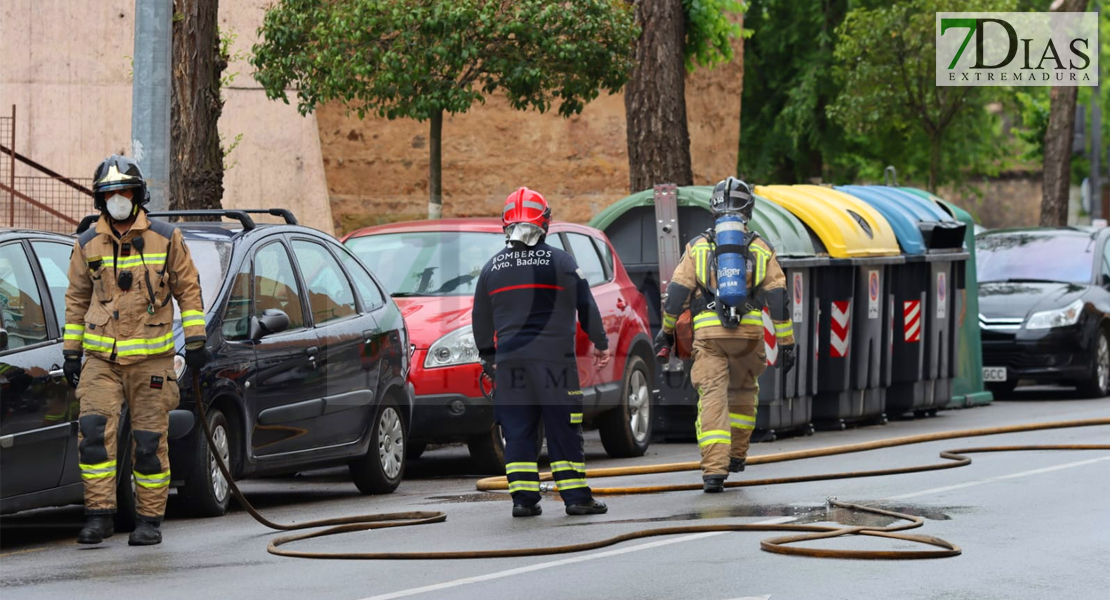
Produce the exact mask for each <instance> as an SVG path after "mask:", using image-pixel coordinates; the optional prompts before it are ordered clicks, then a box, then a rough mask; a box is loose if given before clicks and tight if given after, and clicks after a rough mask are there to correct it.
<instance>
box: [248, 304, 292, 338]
mask: <svg viewBox="0 0 1110 600" xmlns="http://www.w3.org/2000/svg"><path fill="white" fill-rule="evenodd" d="M288 328H289V315H287V314H285V311H283V310H281V309H279V308H267V309H266V310H264V311H262V316H259V317H254V318H252V319H251V331H250V334H251V335H250V337H251V341H254V342H257V341H258V340H260V339H262V338H263V337H265V336H267V335H271V334H274V333H280V332H282V331H285V330H286V329H288Z"/></svg>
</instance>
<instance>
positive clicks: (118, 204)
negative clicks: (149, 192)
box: [105, 194, 134, 221]
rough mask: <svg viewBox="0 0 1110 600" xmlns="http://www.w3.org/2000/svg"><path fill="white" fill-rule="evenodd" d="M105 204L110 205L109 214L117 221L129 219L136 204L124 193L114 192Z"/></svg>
mask: <svg viewBox="0 0 1110 600" xmlns="http://www.w3.org/2000/svg"><path fill="white" fill-rule="evenodd" d="M105 205H106V206H107V207H108V214H109V215H112V218H113V219H115V220H117V221H124V220H127V218H128V217H130V216H131V210H132V208H133V206H134V205H133V204H131V199H130V198H128V197H127V196H124V195H123V194H113V195H112V197H111V198H108V202H106V203H105Z"/></svg>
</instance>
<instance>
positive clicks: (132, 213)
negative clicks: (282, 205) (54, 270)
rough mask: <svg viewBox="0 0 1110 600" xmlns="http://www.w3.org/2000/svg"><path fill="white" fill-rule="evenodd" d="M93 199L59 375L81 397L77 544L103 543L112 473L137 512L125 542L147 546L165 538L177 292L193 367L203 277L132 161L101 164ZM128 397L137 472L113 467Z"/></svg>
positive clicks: (201, 336) (77, 254)
mask: <svg viewBox="0 0 1110 600" xmlns="http://www.w3.org/2000/svg"><path fill="white" fill-rule="evenodd" d="M93 197H94V200H95V206H96V208H97V210H99V211H100V212H101V215H100V219H99V220H98V221H97V222H96V225H95V226H94V227H91V228H89V229H88V230H87V231H85V232H83V233H82V234H81V235H80V236H79V237H78V238H77V242H76V244H74V247H73V255H72V257H71V258H70V264H69V289H68V290H67V291H66V325H65V336H64V337H65V346H64V351H63V352H64V354H65V361H64V364H63V370H64V372H65V376H66V379H67V380H68V381H69V383H70V385H73V386H74V387H76V388H77V399H78V400H79V401H80V404H81V414H80V418H79V419H78V424H79V432H78V435H79V439H80V443H79V446H78V448H79V452H78V462H79V464H80V468H81V477H82V479H83V480H84V483H85V512H86V515H87V517H88V520H87V522H86V524H85V527H84V528H83V529H81V532H80V533H79V534H78V536H77V542H78V543H81V544H98V543H100V542H101V541H103V540H104V538H107V537H111V536H112V534H113V533H114V529H113V521H112V517H113V514H114V513H115V511H116V494H115V490H116V478H117V477H132V476H134V481H135V490H136V496H137V502H136V504H137V511H136V512H137V513H138V514H137V515H136V527H135V531H134V532H132V533H131V536H130V539H129V540H128V543H129V544H130V545H132V546H147V545H152V544H158V543H160V542H161V541H162V533H161V531H160V529H159V526H160V525H161V522H162V517H163V514H164V513H165V509H166V498H167V496H168V495H169V485H170V461H169V446H168V441H167V439H166V436H167V430H168V428H169V411H170V410H172V409H173V408H175V407H176V406H177V403H178V401H179V396H178V388H177V381H176V379H177V377H176V374H175V371H174V365H173V356H174V354H175V347H174V332H173V321H174V309H173V303H172V302H171V301H172V300H177V305H178V307H179V308H180V309H181V320H182V323H181V324H182V327H183V328H184V330H185V348H186V351H185V362H186V363H188V364H189V366H190V368H193V369H200V368H201V367H203V366H204V364H205V363H207V362H208V360H209V358H210V357H209V354H208V350H207V349H206V348H205V340H206V337H205V327H204V306H203V305H202V300H201V293H200V279H199V276H198V274H197V270H196V267H195V266H194V265H193V259H192V258H191V257H190V256H189V249H188V247H187V246H186V245H185V244H184V242H183V241H182V236H181V232H180V231H178V230H177V228H176V227H174V226H173V225H170V224H168V223H165V222H163V221H152V220H150V219H148V218H147V216H146V209H145V208H144V205H145V204H146V203H147V202H149V200H150V196H149V194H148V192H147V188H146V182H145V180H144V179H143V175H142V172H141V171H140V170H139V165H138V164H136V162H135V161H134V160H132V159H130V158H127V157H124V156H110V157H108V158H107V159H105V160H104V162H102V163H101V164H100V166H99V167H97V169H96V174H95V176H94V180H93ZM82 355H84V356H85V363H84V366H82V364H81V357H82ZM124 402H126V403H127V406H128V410H129V411H130V417H131V429H132V438H133V442H132V443H133V446H132V449H133V451H132V456H133V457H134V460H133V462H134V467H133V471H132V473H120V472H118V470H117V465H116V446H117V441H116V439H117V427H118V425H119V415H120V408H121V405H122V403H124Z"/></svg>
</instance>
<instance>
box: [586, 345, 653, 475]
mask: <svg viewBox="0 0 1110 600" xmlns="http://www.w3.org/2000/svg"><path fill="white" fill-rule="evenodd" d="M651 396H652V389H651V376H650V373H649V371H648V368H647V364H646V363H644V360H643V359H642V358H640V357H639V356H632V357H629V359H628V365H627V366H626V367H625V369H624V386H623V387H622V391H621V403H620V405H619V406H617V407H616V408H614V409H613V410H610V411H609V412H607V413H605V414H603V415H602V416H601V418H600V420H599V421H598V429H599V430H600V432H601V445H603V446H605V451H606V452H608V453H609V456H612V457H613V458H628V457H632V456H643V454H644V452H646V451H647V448H648V445H650V444H651V425H652V423H651Z"/></svg>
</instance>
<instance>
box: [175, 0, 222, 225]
mask: <svg viewBox="0 0 1110 600" xmlns="http://www.w3.org/2000/svg"><path fill="white" fill-rule="evenodd" d="M218 8H219V1H218V0H175V1H174V15H173V87H172V93H171V95H170V106H171V108H170V147H171V150H172V152H173V154H172V159H171V160H170V198H169V206H170V209H171V210H190V209H211V208H220V207H221V199H222V198H223V195H224V162H223V161H224V155H223V150H222V148H220V131H219V128H218V124H219V121H220V113H221V112H223V106H224V101H223V99H222V98H220V76H221V74H222V73H223V71H224V69H225V68H227V57H226V56H223V55H222V54H221V52H220V36H219V31H218V28H217V16H218Z"/></svg>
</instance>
